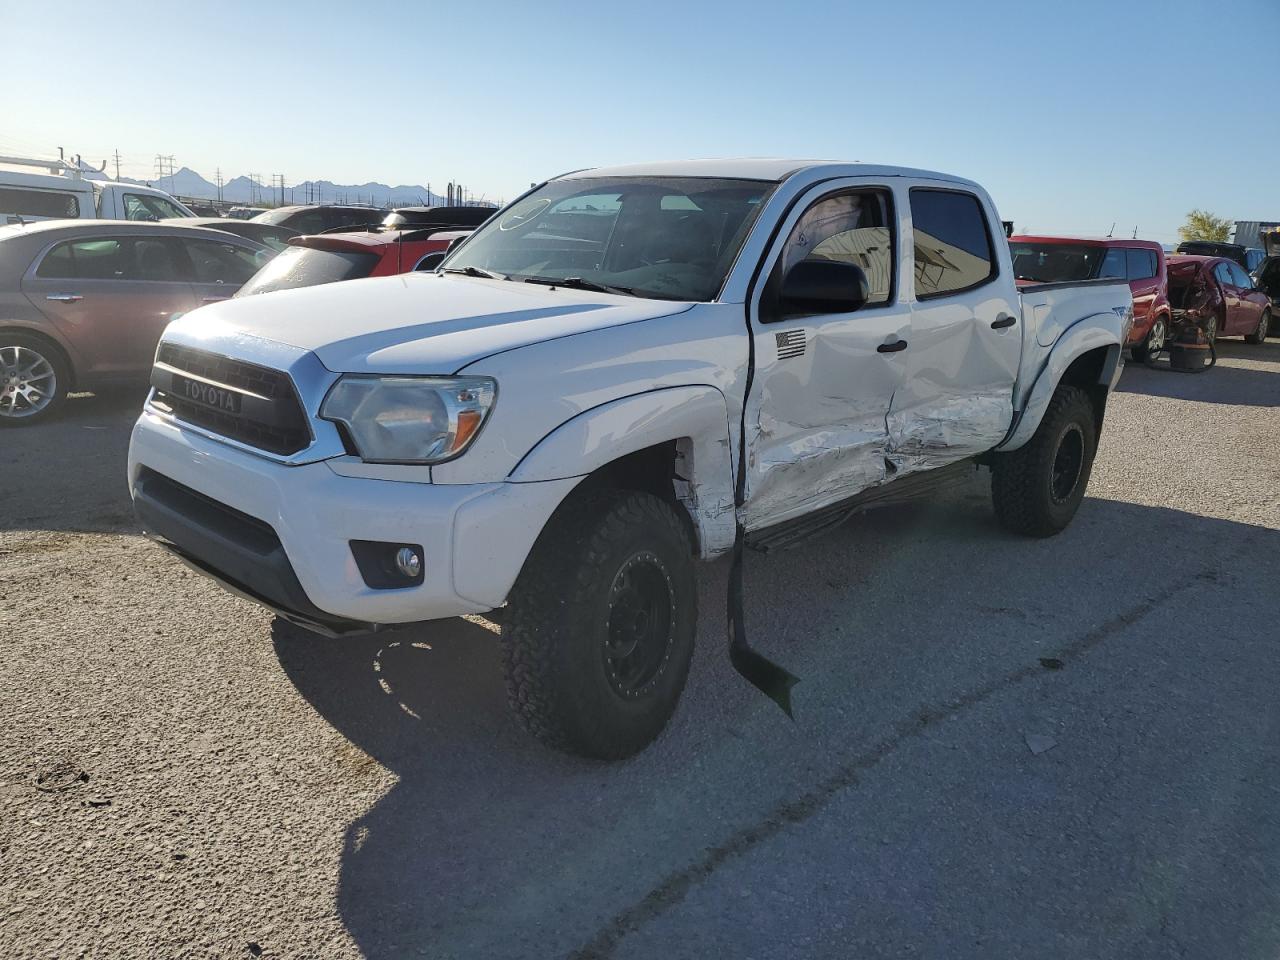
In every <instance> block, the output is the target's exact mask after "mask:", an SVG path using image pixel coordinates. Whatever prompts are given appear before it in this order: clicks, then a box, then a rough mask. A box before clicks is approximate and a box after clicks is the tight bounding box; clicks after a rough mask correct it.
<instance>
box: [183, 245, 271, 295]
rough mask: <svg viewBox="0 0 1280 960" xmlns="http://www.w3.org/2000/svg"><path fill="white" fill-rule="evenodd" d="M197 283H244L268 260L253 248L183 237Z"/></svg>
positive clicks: (237, 284)
mask: <svg viewBox="0 0 1280 960" xmlns="http://www.w3.org/2000/svg"><path fill="white" fill-rule="evenodd" d="M182 244H183V246H184V247H186V248H187V255H188V256H189V257H191V266H192V268H193V269H194V271H195V281H196V283H232V284H235V285H236V286H239V285H240V284H242V283H244V282H245V281H246V280H248V279H249V278H250V277H252V276H253V275H254V274H255V273H257V272H258V270H259V269H261V267H262V265H263V264H264V263H266V260H265V259H263V258H260V257H259V256H258V255H256V254H255V253H254V252H253V251H251V250H246V249H245V248H244V247H237V246H236V245H235V244H232V243H215V242H214V241H212V240H183V241H182Z"/></svg>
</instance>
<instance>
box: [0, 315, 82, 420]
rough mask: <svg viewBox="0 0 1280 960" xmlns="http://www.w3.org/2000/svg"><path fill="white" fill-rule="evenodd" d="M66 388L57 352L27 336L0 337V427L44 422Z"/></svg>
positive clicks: (62, 363) (68, 380) (66, 376)
mask: <svg viewBox="0 0 1280 960" xmlns="http://www.w3.org/2000/svg"><path fill="white" fill-rule="evenodd" d="M70 385H71V373H70V370H68V368H67V364H66V361H65V360H63V359H62V353H61V352H60V351H59V350H58V349H57V348H55V347H52V346H50V345H49V343H48V342H47V341H46V340H44V339H42V338H41V337H35V336H31V335H30V334H25V333H0V426H8V427H16V426H25V425H27V424H31V423H36V422H38V421H40V420H45V419H47V418H48V417H50V416H52V415H53V414H54V413H56V412H57V410H58V408H59V407H60V406H61V405H62V402H63V400H64V399H65V397H66V395H67V390H68V388H69V387H70Z"/></svg>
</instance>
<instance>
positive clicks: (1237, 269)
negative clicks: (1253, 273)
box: [1227, 263, 1253, 290]
mask: <svg viewBox="0 0 1280 960" xmlns="http://www.w3.org/2000/svg"><path fill="white" fill-rule="evenodd" d="M1227 269H1228V270H1230V271H1231V282H1232V283H1234V284H1235V285H1236V286H1237V287H1240V288H1241V289H1244V290H1249V289H1252V287H1253V281H1252V280H1250V279H1249V274H1247V273H1245V272H1244V269H1243V268H1242V267H1241V266H1240V264H1238V263H1229V264H1227Z"/></svg>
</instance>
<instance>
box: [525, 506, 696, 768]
mask: <svg viewBox="0 0 1280 960" xmlns="http://www.w3.org/2000/svg"><path fill="white" fill-rule="evenodd" d="M697 603H698V594H697V585H696V581H695V577H694V570H693V543H692V539H691V537H690V533H689V529H688V524H687V523H686V522H685V520H684V519H683V518H682V517H681V516H680V515H679V514H678V513H677V512H676V508H675V507H674V506H672V505H671V504H669V503H667V502H666V501H664V500H661V499H659V498H658V497H655V496H653V495H652V494H649V493H641V492H636V491H619V490H605V491H598V492H593V493H588V494H585V495H583V496H581V497H573V498H571V499H570V500H569V501H567V502H566V503H565V504H563V505H562V506H561V508H560V509H559V510H557V511H556V513H555V515H553V516H552V518H551V520H550V521H549V522H548V524H547V527H546V529H544V530H543V532H542V534H541V536H539V538H538V542H537V543H536V544H534V548H533V550H532V552H531V553H530V555H529V558H528V559H527V560H526V561H525V565H524V569H523V570H522V571H521V573H520V578H519V579H518V580H517V582H516V585H515V587H514V588H513V589H512V592H511V598H510V608H509V612H508V614H507V617H506V618H505V623H504V625H503V630H502V653H503V665H504V668H505V672H506V680H507V700H508V702H509V703H510V705H511V708H512V710H513V711H514V712H515V714H516V717H517V718H518V719H519V720H520V722H521V723H522V724H523V725H524V727H525V728H526V729H527V730H528V731H529V732H530V733H532V734H533V735H534V736H535V737H537V738H538V739H540V740H542V741H543V742H544V743H546V744H548V745H550V746H553V747H556V748H558V749H562V750H565V751H568V752H570V753H577V754H580V755H583V756H587V757H594V758H597V759H601V760H619V759H622V758H624V757H629V756H631V755H632V754H634V753H638V752H639V751H640V750H643V749H644V748H645V747H646V746H647V745H648V744H649V743H650V742H651V741H652V740H653V739H654V738H655V737H656V736H657V735H658V734H659V733H660V732H661V731H662V729H663V727H664V726H666V724H667V721H668V720H669V719H670V718H671V715H672V714H673V713H674V712H675V708H676V703H677V701H678V700H679V699H680V693H681V691H682V690H683V689H684V684H685V678H686V677H687V676H688V673H689V663H690V660H691V658H692V655H693V637H694V630H695V627H696V624H697Z"/></svg>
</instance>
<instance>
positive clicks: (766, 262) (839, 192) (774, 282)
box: [747, 178, 902, 325]
mask: <svg viewBox="0 0 1280 960" xmlns="http://www.w3.org/2000/svg"><path fill="white" fill-rule="evenodd" d="M841 179H844V178H841ZM814 186H815V187H821V186H823V184H815V185H814ZM806 192H807V191H806ZM865 193H875V194H880V195H881V196H883V197H884V201H885V220H886V222H887V224H888V228H889V297H888V299H886V300H885V301H884V302H883V303H868V304H866V305H864V306H862V307H860V308H858V309H857V310H855V311H852V313H858V314H860V313H863V312H864V311H869V310H884V309H887V308H891V307H895V306H898V305H899V300H898V295H899V291H900V284H899V281H898V264H899V256H898V253H899V251H898V242H899V239H900V237H901V234H902V231H901V230H899V228H898V224H899V220H898V217H897V196H896V195H895V194H894V191H893V187H892V186H891V185H890V184H888V183H885V182H883V181H877V182H874V183H865V184H862V183H859V184H846V185H844V186H839V187H831V188H829V189H826V190H824V191H823V192H822V193H820V194H818V196H816V197H814V198H813V200H811V201H810V202H808V203H804V194H801V195H800V196H799V197H798V198H796V201H795V202H794V203H793V204H792V205H791V206H790V208H788V210H787V212H786V215H785V216H784V217H783V218H782V221H781V223H780V225H779V227H778V229H777V232H776V233H775V235H774V237H773V239H772V241H771V242H770V245H769V247H768V248H767V249H766V251H765V255H764V258H763V260H762V261H761V267H762V268H763V269H762V270H761V271H760V273H759V274H757V275H758V276H760V275H763V277H764V282H763V283H761V284H760V285H759V293H758V294H756V295H755V296H753V297H751V298H749V299H748V301H747V302H748V305H749V306H750V307H752V309H753V310H754V314H755V321H756V322H757V323H759V324H762V325H764V324H774V323H783V322H786V321H795V320H809V319H812V318H815V317H816V318H819V320H820V319H821V318H823V317H832V318H835V317H847V316H850V313H795V314H781V313H779V314H778V315H777V316H770V317H766V316H765V311H764V310H762V307H763V306H764V305H765V303H766V302H767V298H769V297H771V296H776V295H777V293H778V291H779V288H780V286H781V284H782V275H781V266H782V254H783V252H784V251H785V250H786V246H787V241H789V240H790V239H791V234H792V233H794V232H795V229H796V225H797V224H798V223H799V222H800V219H801V218H802V217H803V216H804V215H805V214H806V213H808V212H809V211H810V210H812V209H813V208H814V207H815V206H817V205H818V204H819V203H823V202H825V201H827V200H831V199H833V198H835V197H842V196H848V195H850V194H865ZM797 211H799V212H798V213H797ZM753 301H754V303H753Z"/></svg>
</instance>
